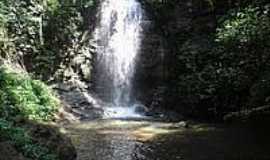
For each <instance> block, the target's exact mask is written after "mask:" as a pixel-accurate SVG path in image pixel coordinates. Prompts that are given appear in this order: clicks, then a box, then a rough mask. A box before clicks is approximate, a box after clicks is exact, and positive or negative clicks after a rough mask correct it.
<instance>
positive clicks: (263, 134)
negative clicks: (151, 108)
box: [64, 119, 270, 160]
mask: <svg viewBox="0 0 270 160" xmlns="http://www.w3.org/2000/svg"><path fill="white" fill-rule="evenodd" d="M64 128H65V129H64V130H65V132H66V134H67V135H69V137H71V139H72V141H73V144H74V145H75V146H76V148H77V152H78V159H77V160H269V159H270V139H269V138H268V135H269V134H268V133H270V132H269V131H267V130H265V129H264V130H263V129H260V128H262V127H259V126H256V127H254V126H253V127H251V126H249V127H248V126H243V125H240V126H230V125H211V124H192V125H191V126H189V127H188V128H185V127H181V126H180V125H179V124H178V123H167V122H156V121H152V120H149V119H148V120H143V119H141V120H140V119H137V120H136V119H135V120H134V119H133V120H128V119H107V120H96V121H90V122H82V123H78V124H71V125H67V126H65V127H64Z"/></svg>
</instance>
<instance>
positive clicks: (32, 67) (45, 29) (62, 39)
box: [0, 0, 96, 80]
mask: <svg viewBox="0 0 270 160" xmlns="http://www.w3.org/2000/svg"><path fill="white" fill-rule="evenodd" d="M95 6H96V1H95V0H83V1H82V0H76V1H73V0H65V1H63V0H45V1H41V0H31V1H29V0H12V1H9V0H2V1H1V2H0V58H5V59H9V60H12V61H17V62H19V64H21V65H24V67H25V68H26V69H27V71H29V72H32V73H35V76H37V77H39V78H42V79H46V80H48V79H52V78H51V76H53V75H55V72H57V71H58V70H59V69H62V70H64V68H66V67H67V66H68V64H69V63H71V61H72V59H73V58H74V56H75V55H76V54H82V53H83V54H89V50H88V49H89V43H88V42H87V38H85V37H89V35H88V36H85V35H87V33H88V32H86V31H88V30H89V26H90V25H89V22H85V20H86V19H85V18H86V17H82V14H83V12H86V10H85V8H88V9H89V10H91V9H92V8H94V7H95ZM86 23H87V24H86ZM86 25H87V26H86ZM52 32H53V33H52ZM85 39H86V40H85Z"/></svg>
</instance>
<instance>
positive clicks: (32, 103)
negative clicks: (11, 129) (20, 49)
mask: <svg viewBox="0 0 270 160" xmlns="http://www.w3.org/2000/svg"><path fill="white" fill-rule="evenodd" d="M58 105H59V101H58V99H57V98H56V96H55V95H54V93H53V92H52V90H51V89H50V88H49V87H48V86H46V85H45V84H44V83H43V82H41V81H39V80H33V79H31V77H30V76H29V75H27V74H26V73H19V72H17V71H15V70H14V69H10V68H8V67H1V68H0V111H1V113H0V116H1V117H4V118H9V119H10V118H13V117H16V116H23V117H25V118H29V119H31V120H44V121H48V120H51V119H52V118H53V115H54V113H55V112H56V111H57V107H58Z"/></svg>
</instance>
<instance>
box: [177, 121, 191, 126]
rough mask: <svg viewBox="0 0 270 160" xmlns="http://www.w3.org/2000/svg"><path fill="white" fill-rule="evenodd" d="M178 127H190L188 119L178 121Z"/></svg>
mask: <svg viewBox="0 0 270 160" xmlns="http://www.w3.org/2000/svg"><path fill="white" fill-rule="evenodd" d="M175 126H176V127H178V128H180V127H182V128H188V127H189V124H188V123H187V122H186V121H181V122H178V123H176V124H175Z"/></svg>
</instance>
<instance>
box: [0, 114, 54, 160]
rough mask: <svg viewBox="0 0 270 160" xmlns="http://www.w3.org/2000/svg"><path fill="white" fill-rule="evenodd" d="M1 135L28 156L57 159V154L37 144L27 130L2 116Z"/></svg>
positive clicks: (37, 159)
mask: <svg viewBox="0 0 270 160" xmlns="http://www.w3.org/2000/svg"><path fill="white" fill-rule="evenodd" d="M0 137H1V138H5V140H9V141H11V142H12V143H13V144H14V146H16V148H17V149H18V150H19V151H21V152H22V153H23V155H24V156H25V157H27V158H31V159H34V160H57V159H58V158H57V156H56V155H54V154H52V152H51V151H50V150H49V149H47V148H45V147H43V146H40V145H38V144H35V143H34V142H33V140H32V139H31V137H30V136H29V135H28V134H27V132H26V130H24V129H23V128H20V127H15V126H13V124H12V123H11V122H8V121H6V120H3V119H1V118H0Z"/></svg>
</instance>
